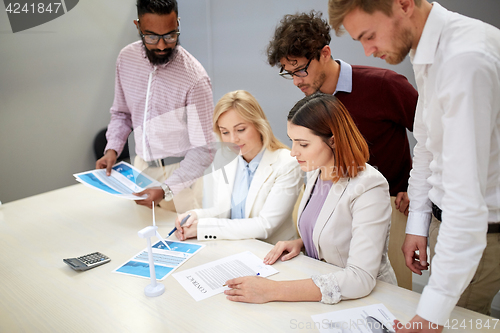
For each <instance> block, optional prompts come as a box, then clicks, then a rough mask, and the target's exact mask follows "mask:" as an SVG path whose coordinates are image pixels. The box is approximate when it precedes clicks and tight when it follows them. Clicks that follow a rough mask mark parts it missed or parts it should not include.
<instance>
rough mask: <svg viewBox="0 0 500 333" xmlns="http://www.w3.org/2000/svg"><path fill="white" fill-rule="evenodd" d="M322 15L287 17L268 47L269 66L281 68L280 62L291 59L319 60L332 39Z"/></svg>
mask: <svg viewBox="0 0 500 333" xmlns="http://www.w3.org/2000/svg"><path fill="white" fill-rule="evenodd" d="M322 15H323V13H321V12H316V11H311V12H310V13H297V14H295V15H285V16H284V17H283V19H282V20H281V21H280V23H279V25H278V26H277V27H276V30H275V32H274V37H273V39H272V40H271V41H270V42H269V45H268V47H267V61H268V62H269V65H271V66H281V63H280V60H281V59H283V58H286V59H289V58H290V57H293V58H302V57H305V58H307V59H311V58H313V57H314V58H315V59H316V60H319V57H320V54H321V50H322V49H323V47H324V46H325V45H329V44H330V41H331V39H332V37H331V36H330V26H329V25H328V22H327V21H326V20H323V19H322V18H321V16H322Z"/></svg>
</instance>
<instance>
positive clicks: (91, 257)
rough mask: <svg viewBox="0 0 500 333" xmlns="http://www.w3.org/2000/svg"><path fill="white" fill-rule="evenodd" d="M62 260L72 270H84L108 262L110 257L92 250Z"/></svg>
mask: <svg viewBox="0 0 500 333" xmlns="http://www.w3.org/2000/svg"><path fill="white" fill-rule="evenodd" d="M63 261H64V262H65V263H67V264H68V265H69V267H71V268H73V269H74V270H77V271H86V270H88V269H91V268H94V267H97V266H99V265H102V264H105V263H107V262H110V261H111V259H109V257H107V256H105V255H104V254H102V253H100V252H94V253H90V254H86V255H84V256H81V257H78V258H67V259H63Z"/></svg>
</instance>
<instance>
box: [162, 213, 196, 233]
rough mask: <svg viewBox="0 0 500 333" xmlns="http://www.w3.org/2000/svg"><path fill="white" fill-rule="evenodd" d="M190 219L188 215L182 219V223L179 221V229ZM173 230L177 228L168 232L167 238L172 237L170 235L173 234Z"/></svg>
mask: <svg viewBox="0 0 500 333" xmlns="http://www.w3.org/2000/svg"><path fill="white" fill-rule="evenodd" d="M190 217H191V214H188V215H187V216H186V217H185V218H183V219H182V221H181V227H182V226H183V225H184V223H186V221H187V220H188V219H189V218H190ZM175 230H177V228H176V227H174V228H173V229H172V231H170V232H169V234H168V236H167V237H170V235H172V234H173V233H174V232H175Z"/></svg>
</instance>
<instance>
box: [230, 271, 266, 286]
mask: <svg viewBox="0 0 500 333" xmlns="http://www.w3.org/2000/svg"><path fill="white" fill-rule="evenodd" d="M259 275H260V273H257V274H255V276H259ZM222 286H223V287H225V286H227V283H226V284H223V285H222Z"/></svg>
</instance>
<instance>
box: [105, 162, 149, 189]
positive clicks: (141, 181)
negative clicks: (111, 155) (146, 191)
mask: <svg viewBox="0 0 500 333" xmlns="http://www.w3.org/2000/svg"><path fill="white" fill-rule="evenodd" d="M113 170H115V171H116V172H119V173H121V174H122V175H124V176H125V177H127V179H128V180H130V181H131V182H133V183H134V184H136V185H138V186H140V187H142V188H145V187H147V186H148V185H150V184H151V183H152V181H151V180H149V179H148V178H147V177H145V176H144V175H143V174H141V173H139V172H137V171H135V170H134V169H132V168H131V167H129V166H128V165H126V164H123V163H120V164H117V165H115V166H114V167H113Z"/></svg>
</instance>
